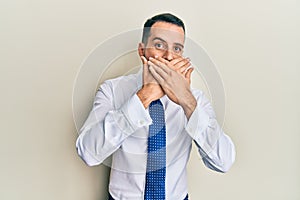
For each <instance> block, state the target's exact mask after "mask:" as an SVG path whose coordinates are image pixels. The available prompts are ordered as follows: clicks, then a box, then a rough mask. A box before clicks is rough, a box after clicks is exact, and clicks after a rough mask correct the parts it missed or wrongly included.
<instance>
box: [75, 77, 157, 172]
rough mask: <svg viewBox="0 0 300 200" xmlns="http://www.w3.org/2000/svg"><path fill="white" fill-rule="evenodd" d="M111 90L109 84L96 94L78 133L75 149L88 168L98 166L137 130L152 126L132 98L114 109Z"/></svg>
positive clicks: (135, 97) (138, 102) (146, 115)
mask: <svg viewBox="0 0 300 200" xmlns="http://www.w3.org/2000/svg"><path fill="white" fill-rule="evenodd" d="M112 94H113V92H112V86H111V85H110V83H109V82H105V83H104V84H103V85H101V87H100V89H99V90H98V91H97V93H96V96H95V100H94V103H93V108H92V110H91V111H90V113H89V116H88V118H87V120H86V121H85V123H84V125H83V126H82V128H81V129H80V131H79V137H78V138H77V141H76V148H77V152H78V154H79V156H80V157H81V158H82V159H83V161H84V162H85V163H86V164H87V165H89V166H94V165H98V164H101V163H102V162H103V161H104V160H105V159H106V158H107V157H109V156H110V155H111V154H112V153H113V152H115V151H116V150H117V149H118V148H119V147H120V146H121V144H122V142H123V141H124V140H125V139H126V138H127V137H128V136H130V135H131V134H133V133H134V132H135V131H136V130H137V129H139V128H141V127H143V126H148V125H149V124H151V123H152V120H151V117H150V115H149V113H148V112H147V111H146V110H145V108H144V106H143V104H142V103H141V101H140V99H139V98H138V96H137V95H136V94H134V95H133V96H131V97H130V98H129V99H128V100H127V101H125V103H124V104H123V105H122V106H121V107H120V108H119V109H114V105H113V95H112Z"/></svg>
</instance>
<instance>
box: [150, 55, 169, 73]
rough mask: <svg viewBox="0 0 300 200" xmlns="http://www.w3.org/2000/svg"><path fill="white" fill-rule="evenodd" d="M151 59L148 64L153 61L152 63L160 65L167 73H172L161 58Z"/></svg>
mask: <svg viewBox="0 0 300 200" xmlns="http://www.w3.org/2000/svg"><path fill="white" fill-rule="evenodd" d="M149 60H150V61H148V64H151V63H152V64H154V65H156V66H158V67H160V68H161V69H163V70H164V71H165V72H166V73H167V74H169V73H170V69H169V68H168V67H167V66H166V65H165V64H164V63H162V62H160V61H159V60H157V59H154V58H152V57H150V58H149Z"/></svg>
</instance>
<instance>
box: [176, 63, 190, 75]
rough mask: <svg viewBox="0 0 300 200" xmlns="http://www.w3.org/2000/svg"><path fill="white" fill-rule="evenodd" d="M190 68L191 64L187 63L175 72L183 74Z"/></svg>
mask: <svg viewBox="0 0 300 200" xmlns="http://www.w3.org/2000/svg"><path fill="white" fill-rule="evenodd" d="M190 66H191V63H190V62H187V63H185V64H184V65H182V66H180V67H178V68H177V71H179V72H180V73H185V72H186V71H187V69H188V68H189V67H190Z"/></svg>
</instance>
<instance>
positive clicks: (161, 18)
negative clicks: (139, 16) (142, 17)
mask: <svg viewBox="0 0 300 200" xmlns="http://www.w3.org/2000/svg"><path fill="white" fill-rule="evenodd" d="M156 22H167V23H170V24H175V25H177V26H179V27H181V28H182V29H183V31H184V33H185V27H184V23H183V21H182V20H181V19H179V18H178V17H176V16H175V15H172V14H170V13H163V14H159V15H155V16H154V17H152V18H150V19H148V20H147V21H146V22H145V24H144V28H143V36H142V42H143V43H144V44H147V41H148V38H149V36H150V31H151V27H152V26H153V24H155V23H156Z"/></svg>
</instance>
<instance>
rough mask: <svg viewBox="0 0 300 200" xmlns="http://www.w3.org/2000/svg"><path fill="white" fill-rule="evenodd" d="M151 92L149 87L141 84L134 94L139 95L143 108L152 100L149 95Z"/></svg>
mask: <svg viewBox="0 0 300 200" xmlns="http://www.w3.org/2000/svg"><path fill="white" fill-rule="evenodd" d="M149 94H151V90H150V88H149V87H145V86H143V87H142V88H141V89H140V90H139V91H138V92H137V93H136V95H137V96H138V97H139V99H140V100H141V102H142V104H143V105H144V108H148V106H149V105H150V103H151V102H152V101H153V98H151V96H150V95H149Z"/></svg>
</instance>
